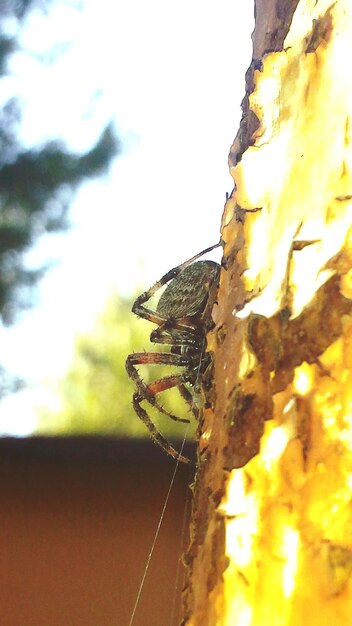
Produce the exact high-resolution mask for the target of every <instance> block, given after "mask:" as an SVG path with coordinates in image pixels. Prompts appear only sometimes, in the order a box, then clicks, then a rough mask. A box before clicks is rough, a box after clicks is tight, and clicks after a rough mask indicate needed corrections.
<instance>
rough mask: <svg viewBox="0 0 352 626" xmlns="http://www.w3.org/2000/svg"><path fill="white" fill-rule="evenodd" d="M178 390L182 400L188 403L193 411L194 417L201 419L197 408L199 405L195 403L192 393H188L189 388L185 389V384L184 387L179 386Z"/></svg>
mask: <svg viewBox="0 0 352 626" xmlns="http://www.w3.org/2000/svg"><path fill="white" fill-rule="evenodd" d="M178 390H179V392H180V394H181V396H182V398H183V399H184V400H185V402H187V404H188V406H189V408H190V410H191V411H192V413H193V415H194V417H195V418H196V419H197V420H198V419H199V409H198V407H197V405H196V404H195V402H194V397H193V396H192V394H191V392H190V391H188V389H187V387H185V386H184V385H183V384H182V385H178Z"/></svg>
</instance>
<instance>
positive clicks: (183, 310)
mask: <svg viewBox="0 0 352 626" xmlns="http://www.w3.org/2000/svg"><path fill="white" fill-rule="evenodd" d="M219 273H220V265H219V264H218V263H215V262H214V261H197V262H196V263H192V264H191V265H189V266H188V267H186V268H185V269H183V270H182V271H181V272H180V273H179V274H178V275H177V276H176V277H175V278H173V280H171V281H170V283H169V284H168V286H167V287H166V289H165V291H164V293H163V294H162V295H161V297H160V300H159V302H158V306H157V308H156V311H157V313H158V314H159V315H161V316H163V317H165V319H170V318H173V319H181V318H183V317H191V316H193V315H198V314H201V313H202V312H203V310H204V307H205V305H206V303H207V301H208V298H209V293H210V290H211V287H212V286H213V285H214V284H216V283H217V281H218V277H219Z"/></svg>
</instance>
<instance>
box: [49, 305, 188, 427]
mask: <svg viewBox="0 0 352 626" xmlns="http://www.w3.org/2000/svg"><path fill="white" fill-rule="evenodd" d="M152 328H153V326H152V325H151V324H150V323H149V322H146V321H144V320H141V319H139V318H137V317H136V316H134V315H133V314H132V313H131V302H129V301H126V300H124V299H122V298H119V297H117V296H114V297H112V298H111V299H110V301H109V302H108V304H107V306H106V308H105V311H104V312H103V314H102V315H101V316H100V318H99V319H98V320H97V322H96V325H95V328H94V329H93V331H92V332H91V333H90V334H89V335H84V336H81V337H79V338H78V340H77V343H76V352H75V356H74V359H73V362H72V365H71V367H70V368H69V371H68V372H67V374H66V376H65V378H64V379H63V380H62V381H61V384H60V389H59V404H60V407H59V409H58V410H57V411H55V412H49V411H48V410H46V411H43V410H42V411H41V415H42V416H41V419H40V424H39V428H38V430H39V431H40V432H41V433H55V434H57V433H61V434H62V433H100V434H108V433H114V434H119V435H123V436H146V435H147V434H148V431H147V429H146V427H145V425H144V424H143V423H142V422H141V420H140V419H139V418H138V416H137V415H136V414H135V412H134V410H133V407H132V402H131V400H132V395H133V392H134V389H135V388H134V384H133V382H132V381H131V380H130V379H129V378H128V376H127V373H126V371H125V360H126V357H127V355H128V354H130V353H131V352H134V351H136V352H142V351H143V350H144V349H145V350H147V351H150V350H151V351H160V346H156V345H155V344H153V345H152V344H150V342H149V334H150V332H151V330H152ZM170 369H171V368H165V366H164V367H161V366H149V367H146V366H143V367H140V372H141V374H142V377H143V380H145V381H149V380H155V379H157V378H160V377H162V376H163V375H169V374H170V373H171V372H170ZM160 398H162V403H163V405H164V406H166V407H167V408H168V409H170V410H172V411H173V412H174V413H175V414H176V415H178V416H180V417H189V416H190V415H189V413H188V407H187V406H185V403H184V401H183V400H182V398H181V397H180V395H179V393H178V391H177V390H176V389H174V390H168V391H166V392H165V393H163V394H161V396H160ZM146 408H147V410H148V413H149V414H150V415H151V416H152V418H153V421H154V422H156V423H159V428H160V429H161V431H162V432H163V433H164V434H165V435H166V436H168V437H170V436H175V437H182V436H183V434H184V432H185V425H184V424H180V423H177V422H174V421H172V420H170V419H169V418H167V417H164V416H160V415H158V414H157V412H155V411H154V410H153V409H152V408H151V407H150V406H148V404H146ZM191 419H192V418H191ZM193 432H194V425H193V427H192V428H190V429H189V433H190V434H193Z"/></svg>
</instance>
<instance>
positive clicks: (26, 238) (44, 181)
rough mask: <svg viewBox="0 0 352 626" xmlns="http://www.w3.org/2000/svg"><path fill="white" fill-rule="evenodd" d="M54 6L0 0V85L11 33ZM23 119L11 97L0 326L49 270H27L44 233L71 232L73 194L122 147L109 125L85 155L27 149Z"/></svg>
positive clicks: (4, 129) (3, 176) (0, 139)
mask: <svg viewBox="0 0 352 626" xmlns="http://www.w3.org/2000/svg"><path fill="white" fill-rule="evenodd" d="M50 4H52V1H51V0H2V1H0V81H1V79H3V78H4V77H5V76H6V72H7V67H8V62H9V59H10V57H11V55H12V54H13V53H14V52H16V50H17V48H18V45H17V42H16V35H14V34H9V33H16V30H17V31H19V27H20V23H21V20H23V19H24V18H25V17H26V16H27V14H29V12H30V11H31V10H33V9H38V8H40V9H42V10H47V11H49V7H50ZM63 97H65V95H64V94H63ZM20 120H21V110H20V104H19V102H18V101H17V100H16V99H14V98H11V97H10V98H9V99H8V100H7V101H6V102H5V103H4V104H2V105H1V106H0V323H1V321H2V322H3V323H5V324H9V323H11V322H13V320H14V319H15V316H16V313H17V312H18V311H19V310H20V309H21V308H24V307H28V306H30V304H31V300H32V298H33V288H34V287H35V285H36V284H37V282H38V279H39V278H40V277H41V276H42V274H43V271H44V269H45V268H43V267H39V268H36V269H34V270H33V269H32V268H28V267H26V263H25V254H26V252H27V251H28V250H29V248H30V247H31V246H33V244H35V242H36V241H37V240H38V238H39V237H40V236H42V235H43V234H45V233H47V232H53V231H58V230H62V229H64V228H67V225H68V223H67V210H68V207H69V204H70V202H71V200H72V194H73V192H74V190H75V189H76V188H77V186H78V185H79V184H80V183H81V182H82V181H83V180H84V179H86V178H88V177H93V176H97V175H99V174H101V173H102V172H103V171H104V170H105V169H106V168H107V166H108V165H109V163H110V162H111V160H112V158H113V157H114V156H115V155H116V154H117V152H118V149H119V145H118V141H117V139H116V136H115V134H114V131H113V128H112V126H111V125H108V126H107V128H106V129H105V131H104V132H103V133H102V135H101V137H100V139H99V140H98V141H97V143H96V145H95V146H93V148H92V149H91V150H89V151H88V152H87V153H85V154H83V155H78V154H72V153H70V152H68V151H67V150H66V149H65V148H64V147H63V146H62V145H60V144H59V143H58V142H51V143H49V144H47V145H46V146H44V147H41V148H40V149H39V148H35V147H33V148H31V149H23V147H21V145H20V144H19V142H18V139H17V136H18V133H19V126H20Z"/></svg>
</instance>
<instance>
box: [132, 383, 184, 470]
mask: <svg viewBox="0 0 352 626" xmlns="http://www.w3.org/2000/svg"><path fill="white" fill-rule="evenodd" d="M142 400H143V398H141V396H140V394H139V393H138V392H137V393H135V394H134V396H133V408H134V410H135V411H136V413H137V415H138V417H139V418H140V419H141V420H142V422H144V424H145V425H146V427H147V428H148V430H149V432H150V434H151V437H152V439H153V440H154V441H155V443H156V444H157V445H158V446H160V447H161V448H162V449H163V450H164V451H165V452H166V453H167V454H168V455H169V456H172V458H174V459H176V460H178V461H181V462H182V463H192V461H191V460H190V459H188V458H187V457H186V456H182V455H180V453H179V452H177V450H175V448H174V447H173V446H172V445H171V444H170V443H169V442H168V441H167V440H166V439H164V437H163V436H162V434H161V433H160V432H159V431H158V429H157V428H156V426H155V425H154V423H153V421H152V420H151V419H150V417H149V415H148V413H147V411H146V410H145V409H143V408H142V407H141V405H140V402H141V401H142Z"/></svg>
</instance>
